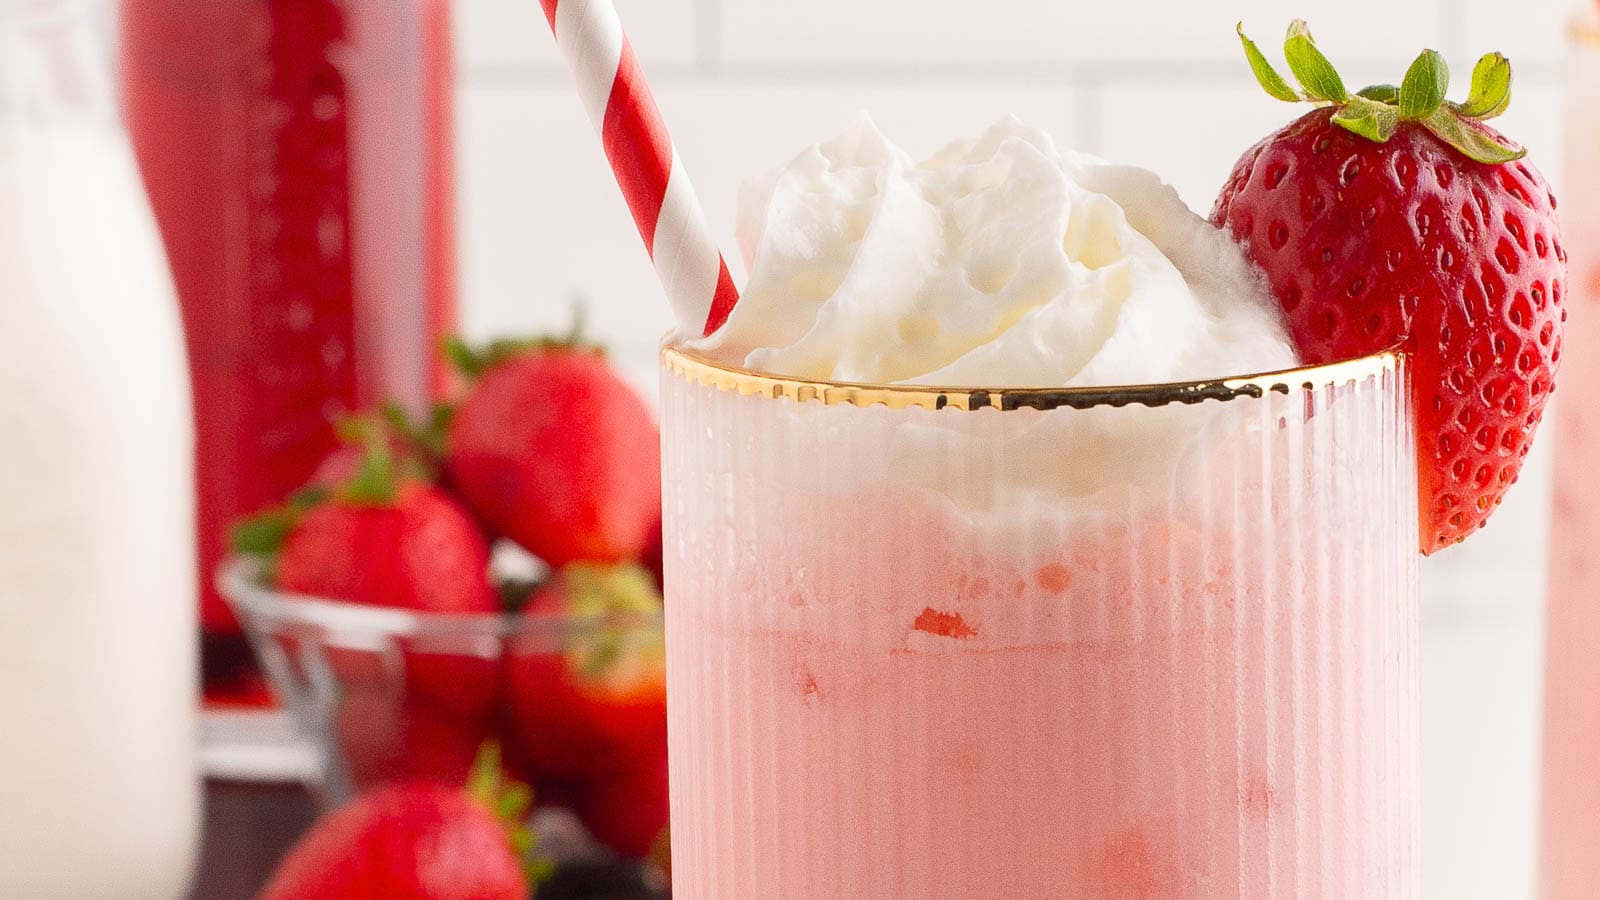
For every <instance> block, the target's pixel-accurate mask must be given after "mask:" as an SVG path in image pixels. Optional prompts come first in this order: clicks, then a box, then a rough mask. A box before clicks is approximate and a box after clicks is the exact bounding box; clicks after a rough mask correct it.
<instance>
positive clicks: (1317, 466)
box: [662, 346, 1420, 900]
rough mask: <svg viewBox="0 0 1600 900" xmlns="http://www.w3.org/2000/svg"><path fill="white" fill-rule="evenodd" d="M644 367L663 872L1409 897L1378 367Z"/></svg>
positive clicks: (1405, 758) (1396, 603) (1411, 761)
mask: <svg viewBox="0 0 1600 900" xmlns="http://www.w3.org/2000/svg"><path fill="white" fill-rule="evenodd" d="M662 360H663V373H662V382H663V388H662V410H663V423H664V424H663V432H662V439H663V453H664V469H663V471H664V474H665V489H664V490H665V538H666V540H665V550H666V597H667V655H668V666H667V678H668V680H667V685H668V697H669V752H670V760H671V780H672V785H671V787H672V790H671V796H672V841H673V846H672V849H673V875H674V889H675V891H676V892H678V893H680V894H682V895H683V896H688V897H695V898H697V900H718V898H748V897H783V898H829V900H852V898H868V897H871V898H919V900H921V898H943V897H949V898H971V897H980V896H993V897H1009V898H1030V897H1039V898H1046V897H1048V898H1063V897H1068V898H1077V897H1082V898H1101V897H1135V896H1137V897H1154V896H1159V897H1166V898H1197V900H1198V898H1213V897H1224V896H1226V897H1280V896H1294V897H1305V898H1309V897H1330V898H1333V897H1384V898H1390V900H1395V898H1407V897H1416V896H1418V895H1419V892H1420V867H1419V859H1418V857H1419V850H1418V847H1419V844H1418V832H1419V812H1420V809H1419V779H1420V771H1419V769H1420V762H1419V755H1418V744H1419V740H1418V732H1419V690H1418V683H1419V681H1418V600H1417V552H1416V547H1417V521H1416V496H1417V493H1416V482H1415V465H1414V462H1413V459H1414V457H1413V442H1412V435H1411V426H1410V420H1409V417H1408V414H1407V396H1408V392H1407V388H1406V385H1407V379H1406V377H1405V370H1404V366H1403V362H1402V360H1401V359H1400V358H1399V357H1397V356H1396V355H1393V354H1385V355H1380V356H1376V357H1372V358H1367V359H1362V360H1357V361H1353V362H1349V363H1343V364H1338V365H1332V366H1325V367H1320V368H1312V369H1304V370H1298V371H1292V372H1286V373H1281V374H1278V375H1269V376H1261V377H1252V378H1243V379H1234V380H1225V381H1217V382H1207V383H1195V384H1187V385H1159V386H1145V387H1127V388H1108V389H1103V390H1102V389H1073V390H1008V389H988V390H971V389H937V388H921V387H899V386H870V385H868V386H861V385H845V384H824V383H807V382H800V381H793V380H787V379H781V378H772V377H767V376H762V375H759V374H756V373H751V372H746V371H743V370H740V369H736V368H727V367H721V366H718V365H716V364H713V363H711V362H708V361H707V360H705V359H703V358H700V357H698V356H696V355H695V354H693V353H692V352H689V351H686V350H683V349H680V348H674V347H670V346H669V347H667V348H666V349H665V350H664V351H663V354H662Z"/></svg>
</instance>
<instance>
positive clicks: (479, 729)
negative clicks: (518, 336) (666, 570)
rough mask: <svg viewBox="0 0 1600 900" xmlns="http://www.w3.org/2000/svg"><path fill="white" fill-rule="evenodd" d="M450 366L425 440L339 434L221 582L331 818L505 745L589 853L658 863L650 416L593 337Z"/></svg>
mask: <svg viewBox="0 0 1600 900" xmlns="http://www.w3.org/2000/svg"><path fill="white" fill-rule="evenodd" d="M451 355H452V356H453V357H454V359H455V360H456V362H457V364H458V367H459V368H460V369H461V370H462V371H463V373H465V375H466V376H467V384H466V386H465V387H464V389H463V390H462V391H461V392H460V397H459V398H458V400H457V401H456V402H454V403H452V404H450V405H448V406H441V407H440V408H438V409H437V410H434V411H433V415H432V416H431V420H430V421H429V422H427V423H426V424H425V425H418V424H417V423H416V422H414V421H413V420H412V417H411V416H408V415H406V414H404V413H402V412H401V411H399V410H397V409H384V410H380V411H374V412H371V413H367V414H363V415H360V416H355V417H351V418H349V419H346V420H344V421H342V422H340V423H338V425H337V427H338V429H339V432H340V436H341V437H342V438H343V440H344V446H343V448H342V449H341V450H339V451H337V452H336V453H335V454H333V455H332V456H330V457H329V458H328V459H326V460H325V461H324V462H323V463H322V465H321V466H320V467H319V468H318V470H317V471H316V472H315V473H312V475H311V476H310V478H309V480H308V483H307V485H306V486H305V487H304V488H303V489H302V490H300V491H298V492H297V493H295V494H294V495H293V496H291V497H288V498H285V500H284V502H283V503H282V504H281V505H280V506H278V507H275V508H272V509H268V510H264V511H262V512H261V513H259V514H258V515H256V516H254V517H252V518H250V519H248V520H246V521H244V522H241V523H239V524H238V526H237V527H236V528H235V531H234V550H235V553H234V556H233V557H232V558H231V559H230V560H229V561H228V562H227V563H226V564H225V565H224V566H223V568H222V569H221V570H220V571H219V573H218V581H219V584H220V587H221V589H222V591H223V594H224V595H225V596H226V597H227V598H228V600H229V602H230V603H231V604H232V605H233V607H234V609H235V611H236V613H237V614H238V617H239V619H240V622H241V624H242V625H243V627H244V629H245V632H246V634H247V636H248V637H249V639H250V642H251V644H252V646H253V647H254V649H255V652H256V655H257V656H258V657H259V659H260V661H261V664H262V667H263V668H264V669H265V671H266V672H267V674H268V677H269V679H270V681H271V683H272V686H273V689H274V691H275V692H276V693H277V694H278V696H279V699H280V700H281V701H282V702H283V703H284V705H285V706H286V707H287V708H288V709H289V710H290V712H291V714H292V715H293V717H294V719H295V721H296V724H297V726H298V727H299V729H300V730H301V731H302V733H303V734H304V735H305V736H306V737H307V738H308V739H309V740H310V741H311V742H312V744H313V745H314V746H315V748H316V749H317V752H318V755H319V757H320V761H321V767H320V773H321V777H320V779H319V782H318V784H317V785H316V788H317V789H318V792H319V794H320V796H321V799H322V800H323V801H324V803H325V804H326V805H327V806H329V807H330V808H331V807H334V806H338V805H340V804H342V803H344V802H346V801H348V800H349V799H350V798H352V797H354V796H356V795H360V794H365V793H368V792H371V791H374V790H377V789H380V788H384V787H385V786H391V785H395V784H400V783H406V784H415V783H419V782H423V783H430V782H431V783H437V784H454V785H461V784H464V783H466V781H467V780H468V777H469V773H471V772H472V771H473V767H474V761H475V760H481V758H482V754H481V749H482V748H483V747H484V746H486V745H488V744H491V743H492V744H494V745H496V746H497V747H498V748H499V754H498V757H497V758H499V759H501V760H503V765H504V767H505V769H506V770H507V771H508V773H509V774H510V775H512V776H515V777H516V778H518V779H519V780H521V781H525V782H527V783H528V784H530V785H532V787H533V793H534V797H535V800H536V802H537V803H538V804H539V805H540V806H541V807H547V808H550V807H560V808H564V809H565V810H567V811H569V813H570V815H568V816H567V821H571V820H572V819H574V818H575V819H577V820H581V822H582V823H583V825H584V826H586V830H587V832H588V833H589V835H590V836H592V838H593V839H594V840H593V841H591V842H589V844H588V848H587V850H588V851H589V852H592V851H594V849H595V848H609V849H610V851H611V852H613V853H615V854H618V855H621V856H623V857H626V858H632V859H645V858H652V857H653V858H656V859H661V857H660V856H659V854H661V853H662V852H663V849H664V841H665V829H666V822H667V800H666V783H667V777H666V673H665V652H664V648H663V640H662V616H663V612H662V601H661V593H660V583H661V581H660V540H661V538H660V518H661V500H660V490H661V475H660V468H659V466H660V464H659V454H658V447H659V440H660V439H659V432H658V429H657V426H656V424H655V419H654V416H653V413H652V411H651V409H650V408H649V405H648V404H647V403H646V402H645V401H644V400H643V398H641V397H640V396H639V395H638V394H637V393H636V392H635V391H634V390H633V389H632V388H631V387H630V386H629V385H628V384H627V383H626V382H624V381H623V380H622V379H621V378H620V377H619V376H618V374H617V373H616V371H615V369H614V368H613V367H612V366H611V365H610V364H609V363H608V362H607V360H606V358H605V356H604V354H603V353H602V352H601V351H600V350H598V349H597V348H595V347H593V346H591V345H588V344H586V343H584V342H582V341H581V340H580V339H577V338H563V339H559V340H548V339H542V340H536V341H501V342H497V343H495V344H493V345H491V346H489V347H487V348H484V349H481V350H471V349H469V348H466V347H465V346H464V345H460V344H452V346H451ZM508 560H509V561H510V562H509V563H508V562H507V561H508ZM536 820H537V819H536ZM569 843H570V841H569Z"/></svg>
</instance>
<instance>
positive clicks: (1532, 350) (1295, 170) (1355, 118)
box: [1211, 22, 1566, 553]
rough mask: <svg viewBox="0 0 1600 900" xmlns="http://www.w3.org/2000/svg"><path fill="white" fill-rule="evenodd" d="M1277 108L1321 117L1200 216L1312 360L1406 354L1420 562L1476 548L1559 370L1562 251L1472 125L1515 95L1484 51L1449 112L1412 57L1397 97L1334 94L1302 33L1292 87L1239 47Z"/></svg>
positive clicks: (1276, 143) (1500, 148)
mask: <svg viewBox="0 0 1600 900" xmlns="http://www.w3.org/2000/svg"><path fill="white" fill-rule="evenodd" d="M1240 39H1241V40H1242V41H1243V43H1244V48H1245V55H1246V57H1247V58H1248V59H1249V61H1250V64H1251V67H1252V68H1253V69H1254V71H1255V73H1256V77H1257V79H1258V80H1259V81H1260V82H1261V85H1262V86H1263V87H1264V88H1265V89H1266V90H1267V92H1268V93H1269V94H1271V95H1273V96H1274V97H1277V98H1279V99H1282V100H1288V101H1295V102H1298V101H1301V100H1310V101H1313V102H1316V103H1319V104H1322V108H1319V109H1317V110H1314V111H1312V112H1310V113H1307V114H1306V115H1305V116H1303V117H1301V118H1300V119H1299V120H1297V121H1295V122H1293V123H1291V124H1290V125H1288V126H1285V127H1284V128H1282V129H1280V130H1279V131H1277V132H1275V133H1273V134H1271V135H1269V136H1267V138H1266V139H1264V140H1262V141H1261V142H1260V143H1258V144H1256V145H1255V146H1254V147H1252V148H1250V149H1249V150H1248V151H1246V152H1245V154H1244V156H1243V157H1242V158H1241V159H1240V160H1239V162H1238V164H1237V165H1236V166H1235V167H1234V169H1233V173H1232V175H1231V176H1229V178H1228V181H1227V184H1226V185H1225V186H1224V188H1223V190H1222V193H1221V195H1220V196H1219V197H1218V198H1217V202H1216V206H1215V208H1214V209H1213V210H1212V213H1211V218H1212V221H1213V222H1215V223H1216V224H1217V225H1219V226H1221V227H1225V228H1228V229H1230V230H1231V231H1232V233H1233V235H1234V236H1235V237H1236V238H1237V239H1238V240H1239V241H1240V242H1241V244H1242V245H1243V246H1244V248H1245V251H1246V253H1247V254H1248V255H1249V257H1250V259H1251V260H1253V261H1254V262H1255V263H1256V264H1257V265H1259V266H1260V267H1261V269H1262V270H1263V271H1264V272H1265V273H1266V276H1267V280H1268V283H1269V284H1270V286H1271V288H1272V291H1273V293H1274V294H1275V295H1276V297H1277V299H1278V301H1279V303H1280V304H1281V306H1282V307H1283V310H1284V312H1285V313H1286V315H1287V319H1288V326H1289V332H1290V335H1291V336H1292V338H1293V340H1294V342H1295V345H1296V346H1297V348H1298V349H1299V351H1300V355H1301V356H1302V358H1303V359H1304V360H1305V361H1306V362H1307V363H1323V362H1328V361H1332V360H1339V359H1347V358H1352V357H1357V356H1362V355H1366V354H1370V353H1375V352H1378V351H1381V350H1384V349H1387V348H1390V347H1393V346H1396V345H1399V344H1401V343H1402V342H1403V343H1404V347H1405V350H1406V351H1407V353H1408V356H1409V358H1410V367H1411V377H1412V385H1413V412H1414V415H1415V416H1416V425H1417V456H1418V488H1419V495H1420V504H1421V506H1420V521H1421V527H1422V533H1421V536H1420V539H1421V547H1422V550H1423V551H1424V552H1426V553H1431V552H1433V551H1435V550H1438V549H1440V548H1443V547H1446V546H1449V545H1451V544H1454V543H1457V542H1459V541H1461V540H1463V539H1465V538H1466V536H1467V535H1469V534H1471V533H1472V532H1473V531H1474V530H1476V529H1477V528H1478V527H1479V526H1481V525H1482V524H1483V523H1484V521H1485V520H1486V519H1487V518H1488V517H1489V514H1490V513H1491V512H1492V511H1493V510H1494V508H1495V507H1496V506H1497V505H1499V503H1500V501H1501V498H1502V496H1503V495H1504V494H1505V492H1506V489H1507V488H1509V487H1510V485H1511V484H1512V483H1513V482H1514V481H1516V479H1517V474H1518V472H1519V470H1520V469H1521V467H1522V461H1523V459H1524V457H1526V456H1527V454H1528V449H1529V447H1530V446H1531V443H1532V440H1533V434H1534V430H1535V428H1536V427H1537V425H1538V424H1539V419H1540V417H1541V416H1542V415H1543V414H1544V409H1545V402H1546V401H1547V400H1548V399H1549V396H1550V392H1551V389H1552V387H1553V386H1554V383H1555V375H1556V368H1557V363H1558V362H1559V361H1560V359H1561V333H1562V323H1563V322H1564V321H1565V319H1566V312H1565V310H1564V309H1563V308H1562V300H1563V294H1564V292H1565V287H1566V253H1565V251H1563V249H1562V246H1561V232H1560V227H1559V225H1558V223H1557V220H1556V211H1555V206H1556V201H1555V197H1554V196H1553V195H1552V194H1551V193H1550V188H1549V186H1548V185H1547V184H1546V183H1545V180H1544V178H1543V177H1542V176H1541V175H1540V174H1539V172H1538V171H1537V170H1536V169H1534V168H1533V166H1532V165H1531V164H1530V163H1528V162H1527V161H1526V160H1525V159H1524V158H1523V157H1524V151H1523V150H1522V149H1520V148H1519V147H1517V146H1516V145H1514V144H1512V143H1511V142H1510V141H1508V140H1507V139H1505V138H1504V137H1502V136H1501V135H1500V134H1499V133H1497V132H1495V131H1494V130H1493V129H1491V128H1489V127H1488V126H1487V125H1484V124H1483V120H1484V119H1488V118H1490V117H1493V116H1495V115H1498V114H1499V113H1500V112H1501V111H1503V110H1504V109H1505V107H1506V104H1507V102H1508V101H1509V98H1510V89H1511V68H1510V63H1508V62H1507V61H1506V59H1505V57H1503V56H1500V55H1499V54H1489V55H1487V56H1485V57H1483V58H1482V59H1481V60H1479V62H1478V64H1477V67H1476V69H1475V70H1474V72H1473V77H1472V88H1471V91H1470V96H1469V97H1468V99H1467V100H1466V101H1465V102H1463V103H1450V102H1446V101H1445V91H1446V88H1447V87H1448V80H1449V76H1448V73H1447V71H1446V67H1445V63H1444V60H1443V58H1441V57H1440V56H1439V54H1438V53H1435V52H1434V51H1431V50H1429V51H1424V52H1423V54H1422V55H1421V56H1419V57H1418V58H1417V60H1416V62H1414V63H1413V64H1412V65H1411V68H1410V70H1409V71H1407V73H1406V76H1405V80H1404V83H1403V84H1402V85H1401V86H1400V87H1398V88H1397V87H1394V86H1392V85H1379V86H1376V87H1370V88H1367V89H1365V90H1362V91H1360V92H1358V93H1356V94H1353V95H1352V94H1350V93H1348V92H1347V91H1346V89H1345V87H1344V84H1343V82H1342V81H1341V80H1340V78H1339V75H1338V73H1337V72H1336V71H1335V70H1334V68H1333V66H1332V65H1331V64H1330V63H1329V62H1328V61H1327V59H1326V58H1325V57H1323V56H1322V54H1321V52H1320V51H1319V50H1317V48H1316V46H1315V44H1314V43H1313V42H1312V39H1311V34H1310V32H1309V31H1307V30H1306V28H1305V23H1303V22H1296V23H1294V25H1292V26H1290V29H1289V37H1288V40H1287V42H1286V44H1285V48H1284V49H1285V55H1286V56H1287V57H1288V60H1289V66H1290V68H1291V69H1292V70H1293V72H1294V75H1295V77H1296V78H1297V79H1298V81H1299V82H1300V85H1301V89H1299V90H1297V89H1295V88H1293V87H1291V86H1290V85H1289V84H1288V83H1287V82H1286V81H1285V80H1284V79H1283V78H1282V76H1280V75H1279V74H1278V73H1277V72H1276V71H1275V70H1273V68H1272V66H1271V64H1269V63H1268V62H1267V61H1266V58H1265V57H1264V56H1263V55H1262V54H1261V52H1260V50H1258V49H1257V48H1256V46H1255V45H1254V44H1253V43H1252V42H1251V41H1250V40H1249V39H1248V38H1246V37H1244V35H1243V32H1242V31H1241V32H1240Z"/></svg>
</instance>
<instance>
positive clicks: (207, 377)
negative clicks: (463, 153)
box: [121, 0, 455, 662]
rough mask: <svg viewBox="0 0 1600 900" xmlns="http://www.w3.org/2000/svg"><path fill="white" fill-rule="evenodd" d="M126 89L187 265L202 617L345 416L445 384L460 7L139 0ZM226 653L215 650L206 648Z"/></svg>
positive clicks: (227, 626) (414, 404)
mask: <svg viewBox="0 0 1600 900" xmlns="http://www.w3.org/2000/svg"><path fill="white" fill-rule="evenodd" d="M121 10H122V42H121V47H122V63H123V76H124V84H123V98H124V109H125V112H126V114H127V118H128V125H129V128H130V130H131V131H132V134H133V139H134V145H135V148H136V149H137V151H138V155H139V162H140V164H141V166H142V168H143V171H144V175H145V179H146V181H147V182H148V184H149V187H150V194H151V200H152V202H153V203H154V206H155V211H156V218H157V220H158V222H159V224H160V226H161V231H162V235H163V236H164V238H165V239H166V245H167V250H168V253H169V254H170V256H171V258H172V267H173V272H174V276H175V278H176V280H177V285H178V293H179V297H180V299H181V302H182V304H183V313H184V325H185V329H186V331H187V334H188V339H189V351H190V365H191V368H192V377H193V381H194V400H195V410H196V417H197V420H198V425H199V458H198V473H197V482H196V483H197V488H198V492H199V496H198V516H199V529H200V550H201V556H200V575H199V580H200V582H201V591H202V600H201V623H202V625H203V626H204V627H205V629H206V631H207V632H208V633H210V634H219V635H234V636H236V635H237V633H238V627H237V625H236V624H235V623H234V621H233V618H232V616H231V615H230V614H229V612H228V608H227V606H226V605H225V604H224V603H223V602H222V599H221V598H220V597H219V596H218V595H217V593H216V590H215V587H214V585H213V584H212V576H211V573H212V572H213V571H214V570H215V567H216V565H217V563H218V561H219V560H220V559H221V558H222V555H223V553H224V552H225V549H226V541H227V528H228V526H229V525H230V524H231V523H232V522H233V521H234V520H236V519H237V518H238V517H240V516H243V515H248V514H250V513H253V512H255V511H257V510H259V509H262V508H264V507H266V506H269V505H272V504H275V503H278V502H280V501H281V500H282V499H283V498H284V497H285V496H287V495H288V494H289V493H290V492H291V491H293V490H295V489H296V488H298V487H300V486H301V485H303V484H305V482H306V480H307V479H308V478H309V477H310V475H311V473H312V471H313V470H314V469H315V468H316V467H317V465H318V464H319V463H320V462H321V461H322V459H323V458H324V457H325V456H327V455H328V454H329V453H330V452H332V451H333V450H334V449H335V447H336V446H337V441H336V439H335V437H334V434H333V430H332V428H331V427H330V420H331V419H334V418H336V417H338V416H340V415H343V414H345V413H347V412H350V411H353V410H357V409H361V408H367V407H371V406H373V405H375V404H377V403H380V402H382V401H385V400H390V399H392V400H397V401H399V402H401V403H402V404H404V405H406V406H407V407H409V408H411V409H412V410H413V411H421V410H423V409H425V408H426V404H427V403H428V401H429V400H430V399H431V398H432V397H434V396H437V395H438V394H439V393H441V392H442V389H443V387H444V379H445V366H444V361H443V357H442V354H441V353H440V352H439V338H440V337H441V336H442V335H444V334H446V333H448V332H450V331H452V330H453V329H454V304H455V271H454V247H453V240H454V237H453V235H454V224H453V221H452V218H453V208H452V196H451V195H452V186H451V178H452V175H451V134H452V121H451V96H452V87H451V56H450V53H451V44H450V29H449V3H448V2H447V0H294V2H280V0H205V2H202V3H196V2H195V0H122V2H121ZM213 648H215V649H217V650H219V651H223V650H226V649H227V648H226V645H225V644H221V643H216V642H213V645H210V646H208V648H207V654H208V662H209V661H211V658H212V657H213V656H215V658H216V659H221V658H223V657H222V656H221V655H214V654H212V653H211V651H212V649H213Z"/></svg>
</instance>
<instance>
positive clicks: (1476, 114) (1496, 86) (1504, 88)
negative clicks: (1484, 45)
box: [1456, 53, 1511, 119]
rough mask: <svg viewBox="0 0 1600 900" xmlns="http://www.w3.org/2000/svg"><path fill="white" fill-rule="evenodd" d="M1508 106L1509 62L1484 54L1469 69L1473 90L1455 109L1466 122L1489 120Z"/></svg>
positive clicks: (1509, 96)
mask: <svg viewBox="0 0 1600 900" xmlns="http://www.w3.org/2000/svg"><path fill="white" fill-rule="evenodd" d="M1509 105H1511V60H1509V59H1506V58H1505V57H1504V56H1501V55H1500V54H1498V53H1486V54H1484V55H1483V58H1482V59H1479V60H1478V64H1477V65H1476V66H1474V67H1473V69H1472V91H1471V93H1470V94H1469V95H1468V96H1467V102H1465V103H1463V104H1461V105H1460V106H1458V107H1457V108H1456V110H1457V112H1459V113H1460V114H1461V115H1463V116H1466V117H1467V118H1469V119H1492V118H1494V117H1495V116H1498V115H1500V114H1501V113H1503V112H1505V111H1506V107H1507V106H1509Z"/></svg>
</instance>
